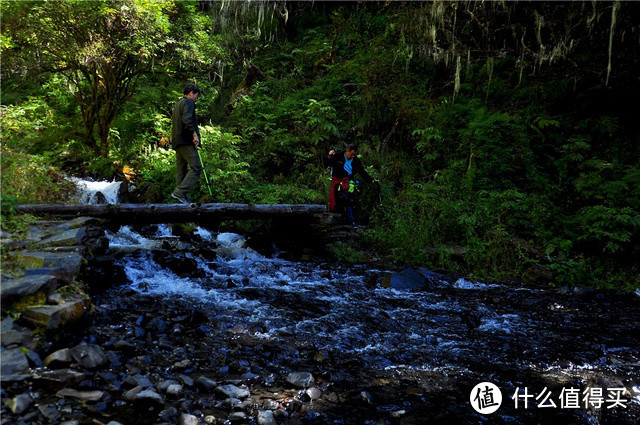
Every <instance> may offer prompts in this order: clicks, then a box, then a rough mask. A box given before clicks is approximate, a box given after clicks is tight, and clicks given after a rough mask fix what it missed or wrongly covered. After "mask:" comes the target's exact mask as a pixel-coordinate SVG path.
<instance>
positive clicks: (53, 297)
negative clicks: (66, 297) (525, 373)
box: [47, 292, 62, 305]
mask: <svg viewBox="0 0 640 425" xmlns="http://www.w3.org/2000/svg"><path fill="white" fill-rule="evenodd" d="M61 302H62V295H60V294H59V293H57V292H56V293H54V294H50V295H49V296H48V297H47V304H49V305H60V303H61Z"/></svg>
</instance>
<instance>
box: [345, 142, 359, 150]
mask: <svg viewBox="0 0 640 425" xmlns="http://www.w3.org/2000/svg"><path fill="white" fill-rule="evenodd" d="M347 150H348V151H357V150H358V145H356V144H355V143H349V144H348V145H347Z"/></svg>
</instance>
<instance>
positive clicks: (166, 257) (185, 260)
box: [153, 250, 204, 277]
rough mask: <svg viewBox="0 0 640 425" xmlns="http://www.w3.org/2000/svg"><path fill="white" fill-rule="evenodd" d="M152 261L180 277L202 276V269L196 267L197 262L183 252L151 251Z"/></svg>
mask: <svg viewBox="0 0 640 425" xmlns="http://www.w3.org/2000/svg"><path fill="white" fill-rule="evenodd" d="M153 261H155V262H156V263H158V264H159V265H161V266H162V267H164V268H167V269H169V270H171V271H172V272H174V273H175V274H177V275H178V276H180V277H203V276H204V271H203V270H202V269H200V268H199V267H198V262H197V261H196V260H194V259H193V258H189V257H187V256H186V255H185V254H184V253H173V252H170V251H165V250H156V251H153Z"/></svg>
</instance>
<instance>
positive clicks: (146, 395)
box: [133, 390, 164, 405]
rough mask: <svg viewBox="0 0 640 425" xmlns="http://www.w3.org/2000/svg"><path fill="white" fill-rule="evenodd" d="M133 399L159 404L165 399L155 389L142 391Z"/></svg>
mask: <svg viewBox="0 0 640 425" xmlns="http://www.w3.org/2000/svg"><path fill="white" fill-rule="evenodd" d="M133 399H134V400H135V401H151V402H153V403H156V404H159V405H162V404H164V401H163V400H162V397H161V396H160V394H158V393H157V392H155V391H153V390H144V391H140V392H139V393H138V394H136V396H135V397H134V398H133Z"/></svg>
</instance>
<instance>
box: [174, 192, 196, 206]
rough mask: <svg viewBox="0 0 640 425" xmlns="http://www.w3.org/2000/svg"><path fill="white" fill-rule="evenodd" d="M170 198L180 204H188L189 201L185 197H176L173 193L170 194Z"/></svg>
mask: <svg viewBox="0 0 640 425" xmlns="http://www.w3.org/2000/svg"><path fill="white" fill-rule="evenodd" d="M171 197H172V198H173V199H175V200H177V201H178V202H180V203H182V204H190V203H191V201H190V200H189V198H187V197H186V196H178V195H176V194H175V193H172V194H171Z"/></svg>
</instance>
